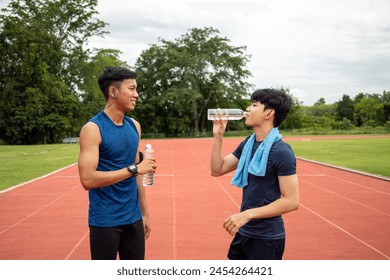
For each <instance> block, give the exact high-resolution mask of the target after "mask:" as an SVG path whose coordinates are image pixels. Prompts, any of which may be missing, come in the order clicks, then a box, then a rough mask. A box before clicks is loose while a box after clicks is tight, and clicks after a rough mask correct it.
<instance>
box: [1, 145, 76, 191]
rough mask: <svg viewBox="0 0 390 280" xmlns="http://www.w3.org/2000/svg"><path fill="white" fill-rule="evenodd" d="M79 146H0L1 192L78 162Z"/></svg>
mask: <svg viewBox="0 0 390 280" xmlns="http://www.w3.org/2000/svg"><path fill="white" fill-rule="evenodd" d="M78 154H79V145H78V144H52V145H31V146H8V145H0V190H4V189H6V188H8V187H11V186H14V185H17V184H20V183H23V182H26V181H28V180H31V179H34V178H37V177H40V176H42V175H45V174H47V173H50V172H52V171H54V170H57V169H59V168H61V167H64V166H67V165H69V164H72V163H75V162H77V159H78Z"/></svg>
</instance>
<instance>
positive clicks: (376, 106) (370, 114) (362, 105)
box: [354, 97, 384, 127]
mask: <svg viewBox="0 0 390 280" xmlns="http://www.w3.org/2000/svg"><path fill="white" fill-rule="evenodd" d="M354 115H355V121H356V125H357V126H373V127H375V126H378V125H382V124H383V123H384V111H383V104H382V103H380V101H379V100H377V99H376V98H373V97H368V98H363V99H361V100H360V102H359V103H358V104H356V105H355V111H354Z"/></svg>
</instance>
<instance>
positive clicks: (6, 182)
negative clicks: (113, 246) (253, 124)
mask: <svg viewBox="0 0 390 280" xmlns="http://www.w3.org/2000/svg"><path fill="white" fill-rule="evenodd" d="M289 144H290V145H291V146H292V148H293V149H294V152H295V154H296V156H299V157H302V158H307V159H312V160H316V161H320V162H325V163H330V164H334V165H337V166H343V167H347V168H351V169H356V170H360V171H364V172H369V173H373V174H378V175H383V176H387V177H390V168H389V166H390V138H369V139H364V138H362V139H360V138H359V139H332V140H313V141H291V142H289ZM78 153H79V146H78V144H53V145H32V146H8V145H0V190H4V189H6V188H9V187H11V186H14V185H17V184H20V183H23V182H26V181H28V180H31V179H34V178H37V177H39V176H42V175H45V174H47V173H50V172H52V171H54V170H57V169H59V168H61V167H64V166H67V165H69V164H72V163H75V162H77V158H78Z"/></svg>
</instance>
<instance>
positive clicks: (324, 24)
mask: <svg viewBox="0 0 390 280" xmlns="http://www.w3.org/2000/svg"><path fill="white" fill-rule="evenodd" d="M8 2H9V0H0V7H3V6H4V5H5V4H6V3H8ZM97 10H98V11H99V15H98V18H99V19H101V20H103V21H105V22H106V23H107V24H108V26H107V27H106V29H105V30H106V31H108V32H110V34H107V35H105V37H104V38H94V39H92V40H91V41H90V43H89V47H91V48H93V47H99V48H112V49H118V50H120V51H121V52H122V54H121V56H120V59H121V60H124V61H126V62H127V63H128V64H129V65H130V66H134V64H135V62H136V59H137V58H138V57H139V55H140V54H141V52H142V51H143V50H146V49H147V48H148V47H149V46H150V44H159V38H162V39H164V40H171V41H173V40H175V39H177V38H179V37H180V36H181V35H184V34H185V33H186V32H188V31H189V30H190V29H191V28H203V27H213V28H215V29H217V30H218V31H219V35H220V36H221V37H226V38H228V39H229V40H230V45H232V46H237V47H238V46H246V48H247V49H246V54H247V55H250V56H251V59H250V62H249V63H248V64H247V68H248V70H249V71H250V72H251V73H252V76H251V77H250V78H249V80H248V82H250V83H251V84H253V85H254V89H259V88H266V87H273V88H278V87H285V88H289V89H290V93H292V95H293V96H294V97H296V98H297V99H298V100H299V101H300V102H302V103H303V104H304V105H313V104H314V103H315V102H316V101H318V100H319V99H320V98H324V99H325V102H326V103H327V104H331V103H334V102H337V101H339V100H341V98H342V96H343V95H344V94H347V95H349V96H350V97H351V98H353V97H354V96H355V95H356V94H358V93H360V92H363V93H380V94H381V93H383V91H384V90H386V91H390V1H389V0H242V1H240V0H230V1H223V0H142V1H126V0H99V4H98V7H97Z"/></svg>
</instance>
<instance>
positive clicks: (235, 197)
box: [0, 138, 390, 260]
mask: <svg viewBox="0 0 390 280" xmlns="http://www.w3.org/2000/svg"><path fill="white" fill-rule="evenodd" d="M285 140H286V141H287V142H288V141H289V139H288V138H286V139H285ZM240 141H241V139H238V138H226V139H224V152H225V153H226V154H227V153H230V152H232V151H233V150H234V148H235V147H236V146H237V145H238V143H239V142H240ZM148 142H151V143H153V145H154V148H155V153H156V158H157V160H158V164H159V168H158V173H157V174H156V184H155V186H154V187H150V188H148V189H147V195H148V201H149V208H150V212H151V223H152V234H151V237H150V238H149V239H148V240H147V252H146V258H147V259H156V260H174V259H185V260H191V259H197V260H203V259H206V260H207V259H210V260H223V259H226V252H227V250H228V246H229V243H230V240H231V237H230V236H229V235H228V234H227V233H226V232H225V231H224V230H223V228H222V222H223V220H224V219H225V218H226V217H227V216H229V215H230V214H232V213H235V212H237V211H239V205H240V201H241V190H240V189H238V188H236V187H234V186H232V185H230V180H231V177H232V175H233V173H231V174H228V175H226V176H223V177H219V178H214V177H211V176H210V175H209V158H210V150H211V145H212V139H179V140H149V141H148ZM145 143H146V141H142V143H141V147H143V146H144V145H145ZM298 176H299V181H300V194H301V206H300V208H299V210H298V211H295V212H292V213H289V214H286V215H285V216H284V219H285V223H286V230H287V241H286V251H285V254H284V258H285V259H295V260H311V259H315V260H344V259H348V260H356V259H360V260H372V259H373V260H383V259H390V238H389V236H390V182H389V181H386V180H382V179H376V178H372V177H369V176H365V175H359V174H355V173H352V172H348V171H343V170H339V169H335V168H331V167H327V166H322V165H319V164H315V163H311V162H306V161H302V160H298ZM87 209H88V193H87V192H86V191H85V190H84V189H83V188H82V187H81V184H80V182H79V178H78V172H77V166H76V165H73V166H70V167H68V168H65V169H63V170H61V171H58V172H55V173H53V174H50V175H48V176H46V177H44V178H40V179H38V180H35V181H32V182H28V183H26V184H23V185H21V186H19V187H17V188H14V189H12V190H10V191H6V192H3V193H0V259H3V260H6V259H8V260H19V259H24V260H33V259H42V260H52V259H54V260H64V259H74V260H82V259H89V258H90V255H89V237H88V226H87Z"/></svg>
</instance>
